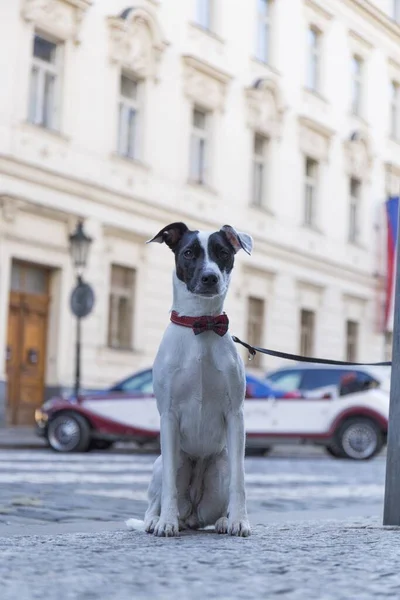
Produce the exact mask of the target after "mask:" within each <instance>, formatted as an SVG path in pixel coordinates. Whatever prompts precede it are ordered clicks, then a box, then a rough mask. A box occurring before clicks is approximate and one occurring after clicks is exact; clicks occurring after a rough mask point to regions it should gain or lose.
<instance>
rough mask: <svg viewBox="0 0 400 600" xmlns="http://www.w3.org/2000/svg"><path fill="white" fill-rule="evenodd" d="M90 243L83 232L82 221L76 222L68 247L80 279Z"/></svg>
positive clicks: (90, 240) (90, 239)
mask: <svg viewBox="0 0 400 600" xmlns="http://www.w3.org/2000/svg"><path fill="white" fill-rule="evenodd" d="M91 243H92V238H90V237H89V236H88V235H86V233H85V232H84V230H83V221H78V223H77V224H76V229H75V231H74V233H71V235H70V236H69V247H70V250H71V256H72V262H73V265H74V267H75V271H76V273H77V276H78V280H79V279H81V276H82V272H83V271H84V269H85V268H86V264H87V259H88V256H89V248H90V244H91Z"/></svg>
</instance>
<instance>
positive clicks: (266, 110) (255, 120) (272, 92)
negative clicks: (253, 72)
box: [246, 79, 284, 137]
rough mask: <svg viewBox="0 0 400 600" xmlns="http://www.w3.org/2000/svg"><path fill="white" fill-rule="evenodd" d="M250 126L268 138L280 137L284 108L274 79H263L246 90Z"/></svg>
mask: <svg viewBox="0 0 400 600" xmlns="http://www.w3.org/2000/svg"><path fill="white" fill-rule="evenodd" d="M246 99H247V108H248V124H249V126H250V127H251V128H252V129H254V130H257V131H259V132H261V133H263V134H265V135H267V136H268V137H274V136H278V135H279V133H280V130H281V125H282V117H283V113H284V108H283V105H282V100H281V95H280V92H279V89H278V86H277V84H276V83H275V81H273V80H272V79H262V80H258V81H256V83H255V84H254V85H253V86H252V87H250V88H247V89H246Z"/></svg>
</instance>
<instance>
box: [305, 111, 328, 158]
mask: <svg viewBox="0 0 400 600" xmlns="http://www.w3.org/2000/svg"><path fill="white" fill-rule="evenodd" d="M299 127H300V132H299V135H300V148H301V151H302V152H303V153H304V154H306V155H307V156H310V157H311V158H314V159H315V160H318V161H327V160H328V155H329V148H330V143H331V138H332V136H333V133H334V132H333V130H332V129H329V128H328V127H325V126H324V125H322V124H321V123H318V122H317V121H313V120H312V119H309V118H308V117H299Z"/></svg>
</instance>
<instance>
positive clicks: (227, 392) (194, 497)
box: [145, 223, 253, 536]
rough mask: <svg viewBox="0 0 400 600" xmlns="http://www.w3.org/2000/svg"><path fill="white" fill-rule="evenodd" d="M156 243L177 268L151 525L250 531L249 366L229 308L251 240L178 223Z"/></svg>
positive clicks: (158, 370) (162, 529) (158, 529)
mask: <svg viewBox="0 0 400 600" xmlns="http://www.w3.org/2000/svg"><path fill="white" fill-rule="evenodd" d="M150 241H151V242H158V243H160V244H161V243H163V242H164V243H165V244H167V246H169V248H171V250H172V251H173V252H174V254H175V271H174V274H173V306H172V313H171V323H170V325H169V326H168V328H167V330H166V332H165V334H164V337H163V339H162V341H161V345H160V348H159V350H158V353H157V356H156V359H155V362H154V368H153V374H154V392H155V396H156V399H157V406H158V410H159V412H160V417H161V428H160V431H161V456H160V457H159V458H158V459H157V460H156V462H155V464H154V468H153V476H152V480H151V483H150V486H149V506H148V509H147V512H146V515H145V530H146V531H147V532H149V533H154V534H155V535H158V536H175V535H178V532H179V530H180V529H185V528H191V529H197V528H202V527H205V526H207V525H215V529H216V531H217V532H219V533H228V534H230V535H236V536H248V535H250V525H249V521H248V518H247V510H246V494H245V484H244V446H245V432H244V420H243V401H244V396H245V386H246V384H245V371H244V365H243V361H242V360H241V357H240V356H239V354H238V352H237V350H236V346H235V344H234V342H233V340H232V338H231V336H230V335H229V334H227V330H228V318H227V316H226V315H225V313H224V312H223V305H224V300H225V296H226V294H227V291H228V287H229V282H230V278H231V273H232V269H233V265H234V257H235V254H236V252H238V250H240V249H243V250H245V252H247V253H248V254H251V251H252V247H253V240H252V238H251V237H250V236H249V235H247V234H245V233H239V232H237V231H236V230H235V229H234V228H233V227H230V226H229V225H224V226H223V227H222V228H221V229H220V230H219V231H216V232H214V233H205V232H201V231H190V230H189V229H188V228H187V226H186V225H185V224H184V223H172V224H171V225H168V226H167V227H164V229H162V230H161V231H160V232H159V233H158V234H157V235H156V236H155V237H154V238H153V239H152V240H150Z"/></svg>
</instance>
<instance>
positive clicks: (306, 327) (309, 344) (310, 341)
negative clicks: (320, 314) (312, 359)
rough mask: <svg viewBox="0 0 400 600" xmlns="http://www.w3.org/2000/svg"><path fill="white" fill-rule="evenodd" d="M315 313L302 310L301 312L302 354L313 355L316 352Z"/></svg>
mask: <svg viewBox="0 0 400 600" xmlns="http://www.w3.org/2000/svg"><path fill="white" fill-rule="evenodd" d="M314 328H315V313H314V312H313V311H311V310H304V309H303V310H301V313H300V354H301V355H302V356H312V355H313V353H314Z"/></svg>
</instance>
